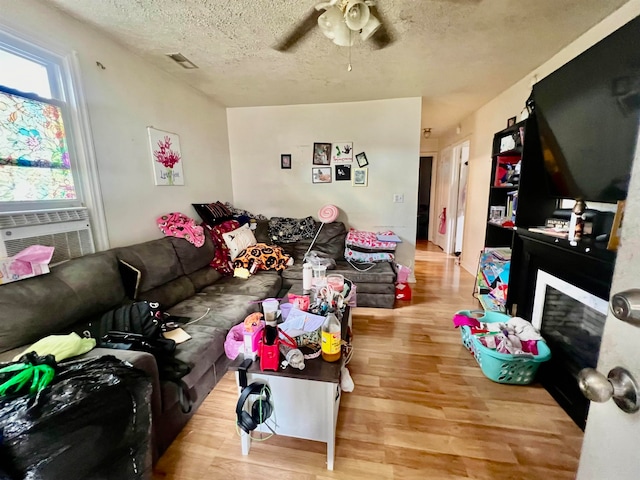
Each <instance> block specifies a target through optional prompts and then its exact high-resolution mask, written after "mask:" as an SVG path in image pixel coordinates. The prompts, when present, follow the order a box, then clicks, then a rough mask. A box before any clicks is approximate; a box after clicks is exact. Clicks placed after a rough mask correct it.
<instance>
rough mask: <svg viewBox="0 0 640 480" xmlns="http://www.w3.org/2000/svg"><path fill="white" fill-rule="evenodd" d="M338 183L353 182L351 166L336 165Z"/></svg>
mask: <svg viewBox="0 0 640 480" xmlns="http://www.w3.org/2000/svg"><path fill="white" fill-rule="evenodd" d="M334 168H335V169H336V172H335V179H336V182H340V181H344V180H349V181H351V165H334Z"/></svg>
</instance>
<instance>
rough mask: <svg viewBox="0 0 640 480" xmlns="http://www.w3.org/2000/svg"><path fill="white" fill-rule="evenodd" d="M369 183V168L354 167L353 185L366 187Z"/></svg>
mask: <svg viewBox="0 0 640 480" xmlns="http://www.w3.org/2000/svg"><path fill="white" fill-rule="evenodd" d="M368 184H369V169H368V168H354V169H353V186H354V187H366V186H367V185H368Z"/></svg>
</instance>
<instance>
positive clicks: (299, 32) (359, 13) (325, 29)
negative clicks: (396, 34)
mask: <svg viewBox="0 0 640 480" xmlns="http://www.w3.org/2000/svg"><path fill="white" fill-rule="evenodd" d="M385 23H386V22H385V20H384V17H383V16H382V15H381V13H380V11H379V10H378V8H377V7H376V2H375V0H330V1H326V2H322V3H319V4H317V5H316V6H315V7H314V8H313V9H312V10H311V11H310V12H309V13H308V14H307V15H306V16H305V17H304V18H303V19H302V20H301V21H300V22H298V24H297V25H296V26H295V27H294V28H293V30H291V31H290V32H289V34H288V35H286V36H285V37H284V38H282V39H281V40H280V41H279V42H278V43H277V44H276V45H274V47H273V48H274V49H275V50H278V51H279V52H286V51H288V50H291V49H292V48H293V47H295V46H296V44H297V43H298V42H299V41H300V40H302V38H303V37H304V36H305V35H307V34H308V33H309V32H310V31H311V30H312V29H313V28H314V27H315V26H316V25H317V26H318V27H319V28H320V30H321V31H322V33H323V34H324V35H325V36H326V37H327V38H329V39H330V40H331V41H332V42H333V43H335V44H336V45H340V46H342V47H349V46H351V45H353V43H354V42H355V38H356V37H357V36H359V37H360V38H361V39H362V40H369V39H370V40H371V41H372V42H373V44H374V45H375V47H376V48H378V49H380V48H384V47H386V46H388V45H389V44H390V43H392V42H393V38H392V36H391V33H390V29H389V28H387V27H386V25H385Z"/></svg>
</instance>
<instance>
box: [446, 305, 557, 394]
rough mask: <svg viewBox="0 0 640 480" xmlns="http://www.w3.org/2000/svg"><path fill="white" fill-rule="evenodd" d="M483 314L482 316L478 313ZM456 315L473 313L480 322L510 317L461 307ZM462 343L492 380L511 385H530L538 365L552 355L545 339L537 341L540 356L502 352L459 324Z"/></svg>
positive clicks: (499, 320)
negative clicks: (482, 341) (490, 346)
mask: <svg viewBox="0 0 640 480" xmlns="http://www.w3.org/2000/svg"><path fill="white" fill-rule="evenodd" d="M478 313H482V315H479V316H477V315H475V314H478ZM456 314H457V315H465V316H468V317H470V316H473V318H476V319H477V320H478V321H479V322H485V323H495V322H501V323H506V322H507V321H508V320H509V319H510V318H511V317H510V316H509V315H505V314H503V313H498V312H472V311H470V310H460V311H459V312H456ZM460 335H461V336H462V343H463V344H464V346H465V347H466V348H467V350H469V351H470V352H471V353H472V354H473V356H474V358H475V359H476V362H478V365H480V369H481V370H482V373H484V375H485V376H486V377H487V378H488V379H489V380H493V381H494V382H497V383H507V384H510V385H528V384H529V383H531V382H533V379H534V377H535V376H536V372H537V371H538V367H539V366H540V364H541V363H543V362H546V361H547V360H549V359H550V358H551V350H549V347H548V346H547V344H546V342H545V341H544V340H538V355H534V356H533V358H531V357H528V356H527V357H519V356H517V355H511V354H510V353H500V352H496V351H495V350H491V349H490V348H487V347H485V346H484V345H483V344H482V343H480V340H478V338H477V337H476V336H475V335H473V334H472V333H471V329H470V328H469V327H467V326H464V325H463V326H461V327H460Z"/></svg>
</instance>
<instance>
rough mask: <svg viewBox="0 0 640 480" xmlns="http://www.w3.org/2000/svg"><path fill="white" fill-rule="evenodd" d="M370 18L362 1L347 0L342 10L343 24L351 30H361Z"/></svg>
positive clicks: (367, 8)
mask: <svg viewBox="0 0 640 480" xmlns="http://www.w3.org/2000/svg"><path fill="white" fill-rule="evenodd" d="M370 16H371V12H370V11H369V7H368V6H367V5H366V4H365V3H364V2H363V1H362V0H349V2H348V3H347V7H346V8H345V10H344V22H345V23H346V24H347V27H349V28H350V29H351V30H360V29H362V28H363V27H364V26H365V25H366V24H367V22H368V21H369V17H370Z"/></svg>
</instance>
